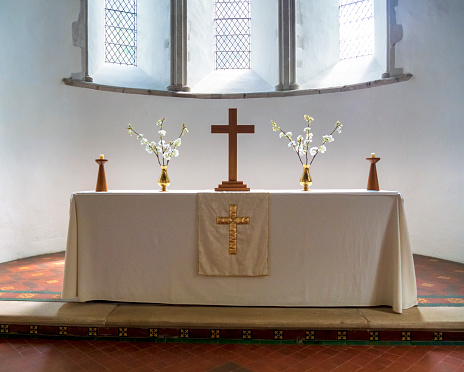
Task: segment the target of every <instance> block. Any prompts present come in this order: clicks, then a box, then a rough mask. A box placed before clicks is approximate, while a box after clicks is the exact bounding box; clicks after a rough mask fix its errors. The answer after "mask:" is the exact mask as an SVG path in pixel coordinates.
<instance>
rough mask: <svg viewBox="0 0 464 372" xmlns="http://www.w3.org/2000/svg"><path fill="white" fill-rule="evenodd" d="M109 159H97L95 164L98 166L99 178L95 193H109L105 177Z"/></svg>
mask: <svg viewBox="0 0 464 372" xmlns="http://www.w3.org/2000/svg"><path fill="white" fill-rule="evenodd" d="M107 161H108V159H95V162H96V163H97V164H98V177H97V186H96V187H95V191H108V187H107V186H106V176H105V163H106V162H107Z"/></svg>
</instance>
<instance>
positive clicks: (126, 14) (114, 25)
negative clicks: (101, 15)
mask: <svg viewBox="0 0 464 372" xmlns="http://www.w3.org/2000/svg"><path fill="white" fill-rule="evenodd" d="M105 62H106V63H114V64H120V65H128V66H137V2H136V0H105Z"/></svg>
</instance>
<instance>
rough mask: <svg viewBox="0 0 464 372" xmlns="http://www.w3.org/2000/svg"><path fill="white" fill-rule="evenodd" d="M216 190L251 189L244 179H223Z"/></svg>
mask: <svg viewBox="0 0 464 372" xmlns="http://www.w3.org/2000/svg"><path fill="white" fill-rule="evenodd" d="M214 191H250V188H249V187H247V185H245V184H244V183H243V181H222V183H221V184H220V185H218V187H216V188H215V189H214Z"/></svg>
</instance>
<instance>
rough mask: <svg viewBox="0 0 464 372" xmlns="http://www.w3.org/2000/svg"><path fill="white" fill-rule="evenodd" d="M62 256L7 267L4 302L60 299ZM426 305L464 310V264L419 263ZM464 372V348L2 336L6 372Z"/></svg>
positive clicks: (0, 268)
mask: <svg viewBox="0 0 464 372" xmlns="http://www.w3.org/2000/svg"><path fill="white" fill-rule="evenodd" d="M63 258H64V254H63V253H58V254H52V255H46V256H40V257H34V258H27V259H23V260H19V261H15V262H9V263H4V264H0V299H3V300H13V299H14V300H18V299H22V300H25V301H50V300H53V299H55V300H56V299H58V298H59V295H60V291H61V284H62V278H63V266H64V265H63V263H64V262H63ZM414 259H415V266H416V276H417V287H418V296H419V301H420V302H421V305H422V306H437V305H441V306H443V305H445V306H463V303H464V265H463V264H456V263H453V262H449V261H444V260H437V259H433V258H430V257H424V256H415V257H414ZM10 371H11V372H13V371H15V372H17V371H21V372H28V371H47V372H54V371H57V372H58V371H60V372H61V371H73V372H74V371H89V372H90V371H176V372H177V371H209V372H213V371H214V372H225V371H237V372H238V371H242V372H245V371H270V372H271V371H313V372H317V371H324V372H330V371H346V372H350V371H369V372H370V371H395V372H401V371H407V372H414V371H420V372H427V371H444V372H452V371H464V345H462V344H461V343H457V344H454V345H452V344H447V345H434V344H433V343H430V342H429V343H425V344H424V345H419V344H416V345H395V344H393V343H392V344H388V343H386V344H383V345H355V344H352V345H350V344H348V345H342V344H322V343H321V344H288V343H286V344H276V343H241V342H232V341H231V342H228V343H211V342H203V343H201V342H194V341H190V342H146V341H134V342H130V341H120V340H114V341H107V340H85V339H80V340H74V339H57V338H30V337H26V338H21V337H20V336H18V338H14V337H8V338H6V337H5V338H2V337H0V372H10Z"/></svg>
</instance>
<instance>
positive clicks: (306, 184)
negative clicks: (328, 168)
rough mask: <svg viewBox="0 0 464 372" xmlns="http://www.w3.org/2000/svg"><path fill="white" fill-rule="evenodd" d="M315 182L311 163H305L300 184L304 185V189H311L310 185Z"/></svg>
mask: <svg viewBox="0 0 464 372" xmlns="http://www.w3.org/2000/svg"><path fill="white" fill-rule="evenodd" d="M312 183H313V180H312V179H311V175H310V174H309V165H307V164H303V175H302V176H301V178H300V185H301V186H303V191H309V186H311V184H312Z"/></svg>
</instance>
